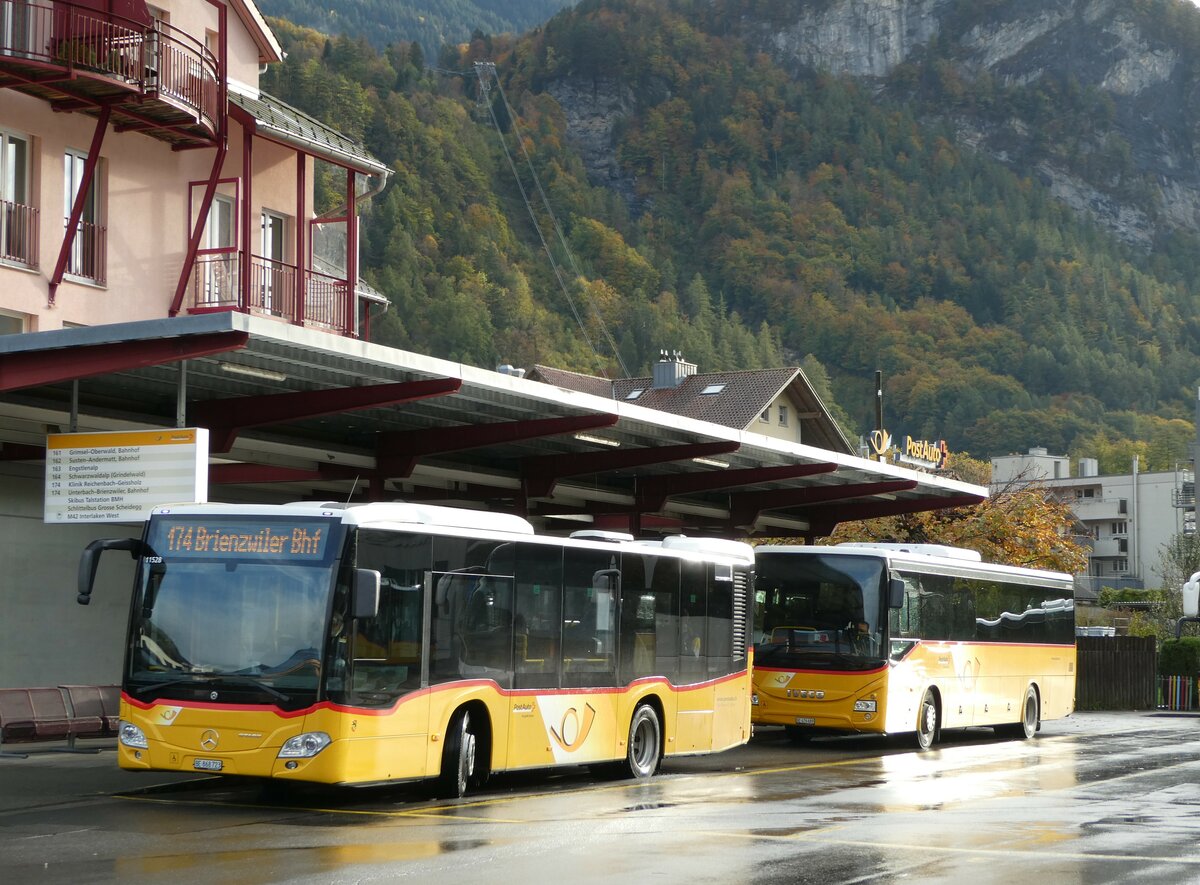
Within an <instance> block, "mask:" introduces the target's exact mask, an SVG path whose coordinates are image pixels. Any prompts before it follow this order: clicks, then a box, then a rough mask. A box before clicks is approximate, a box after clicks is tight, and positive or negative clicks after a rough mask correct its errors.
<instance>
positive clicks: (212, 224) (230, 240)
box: [196, 194, 239, 307]
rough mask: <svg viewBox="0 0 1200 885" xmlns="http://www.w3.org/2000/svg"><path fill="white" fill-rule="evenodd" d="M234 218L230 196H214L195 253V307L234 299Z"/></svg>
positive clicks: (235, 253)
mask: <svg viewBox="0 0 1200 885" xmlns="http://www.w3.org/2000/svg"><path fill="white" fill-rule="evenodd" d="M235 219H236V216H235V214H234V199H233V197H231V196H227V195H225V194H216V195H214V196H213V201H212V205H211V206H209V209H208V221H207V222H206V223H205V226H204V245H203V248H202V249H201V250H200V252H199V254H198V255H197V256H196V280H197V290H196V306H197V307H217V306H220V305H223V304H230V303H236V302H237V300H238V295H239V285H238V269H239V268H238V254H237V250H236V248H235V243H236V237H237V228H236V224H235Z"/></svg>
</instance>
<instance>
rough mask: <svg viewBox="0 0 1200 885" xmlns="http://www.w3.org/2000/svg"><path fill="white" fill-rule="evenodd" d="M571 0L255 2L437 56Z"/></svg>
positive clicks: (521, 26)
mask: <svg viewBox="0 0 1200 885" xmlns="http://www.w3.org/2000/svg"><path fill="white" fill-rule="evenodd" d="M573 3H575V0H411V2H410V0H338V2H337V3H329V2H319V0H259V4H258V5H259V8H260V9H262V11H263V14H264V15H271V16H280V17H281V18H285V19H288V20H289V21H292V22H294V23H296V24H300V25H304V26H306V27H310V28H314V29H316V30H318V31H321V32H322V33H324V34H328V35H330V36H334V37H340V36H343V35H350V36H354V37H363V38H365V39H367V40H368V41H369V42H370V43H371V44H372V45H373V46H375V47H376V48H378V49H382V48H384V47H385V46H387V45H388V44H390V43H398V42H401V41H403V42H415V43H418V44H420V46H421V48H422V50H424V52H425V55H426V57H427V58H431V59H432V58H436V57H437V53H438V51H439V50H440V49H441V48H442V46H444V45H446V44H450V45H454V44H458V43H465V42H467V40H469V39H470V38H471V35H472V34H474V33H475V32H476V31H480V32H482V33H484V34H506V33H508V34H520V33H524V32H525V31H528V30H529V29H531V28H534V27H537V26H538V25H540V24H542V23H543V22H544V21H546V20H547V19H548V18H550V17H551V16H552V15H554V13H556V12H558V11H559V10H560V9H562V8H563V7H565V6H571V5H572V4H573Z"/></svg>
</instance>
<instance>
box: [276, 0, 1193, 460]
mask: <svg viewBox="0 0 1200 885" xmlns="http://www.w3.org/2000/svg"><path fill="white" fill-rule="evenodd" d="M864 16H866V18H865V19H864V18H863V17H864ZM273 25H274V26H275V27H276V29H277V33H279V35H280V38H281V40H283V42H284V43H285V46H286V48H287V49H288V52H289V56H288V60H287V62H286V63H285V64H283V65H281V66H276V68H274V69H273V70H272V71H271V72H270V73H269V74H268V75H267V77H266V78H264V83H263V85H264V88H266V89H267V90H269V91H271V92H274V93H275V94H277V95H279V96H280V97H282V98H283V99H284V100H286V101H290V102H292V103H294V104H297V105H298V106H300V107H303V108H305V109H306V110H308V111H310V112H312V113H314V114H316V115H318V116H320V117H322V118H324V119H326V120H328V121H329V122H330V123H331V124H332V125H335V126H337V127H339V128H341V129H343V130H344V131H346V132H348V133H350V134H353V135H357V136H359V137H362V138H363V139H364V140H365V142H366V143H367V146H368V147H369V149H370V150H372V152H374V153H375V154H376V155H377V156H378V157H380V158H381V159H383V160H385V161H387V162H388V163H390V164H392V165H393V166H394V168H395V169H396V170H397V171H396V174H395V175H394V177H393V180H392V181H391V183H390V184H389V186H388V188H387V190H385V191H384V193H383V194H381V195H380V196H377V197H375V198H374V200H373V203H372V205H371V207H370V209H369V215H368V218H367V219H366V221H365V223H364V265H365V270H364V273H365V276H366V277H367V278H368V279H370V280H371V281H372V282H373V283H374V284H375V285H376V286H377V287H378V288H380V289H381V291H384V292H385V293H386V294H387V295H388V296H389V298H390V299H391V300H392V302H393V304H394V308H393V310H392V311H390V313H389V314H388V316H387V318H386V319H385V321H384V323H383V324H382V325H381V327H380V330H381V334H382V335H383V336H384V338H385V340H386V341H387V343H391V344H395V345H397V346H401V347H405V348H408V349H412V350H417V351H420V352H425V353H431V354H435V355H437V356H442V357H447V358H451V359H460V360H463V361H466V362H469V363H473V364H477V365H483V366H492V365H495V364H496V363H498V362H511V363H514V364H517V365H529V364H532V363H534V362H544V363H550V364H553V365H557V366H561V367H563V368H572V369H577V370H581V371H590V372H600V371H604V372H607V373H609V374H613V375H615V374H619V373H620V372H621V371H622V366H624V367H626V368H628V370H629V371H630V372H632V373H643V372H646V371H648V367H649V364H650V363H651V362H652V361H653V360H654V358H655V357H656V356H657V354H658V353H659V351H660V350H661V349H663V348H668V349H672V350H681V351H683V353H684V355H685V356H686V357H687V358H688V359H691V360H693V361H695V362H697V363H699V365H700V367H701V370H702V371H712V370H718V369H722V368H733V367H755V366H761V365H781V364H791V363H795V362H799V361H801V360H804V365H805V367H806V370H807V371H808V372H809V374H810V377H814V378H815V379H816V380H817V381H818V383H827V384H828V385H829V388H828V389H829V394H830V396H831V398H832V399H833V400H834V401H835V402H836V404H837V405H838V406H840V407H841V408H842V409H843V410H844V412H845V414H846V416H847V418H846V420H847V423H848V425H849V426H848V428H847V429H848V431H849V432H851V433H861V432H863V431H864V430H866V429H868V428H869V426H870V422H871V415H872V407H873V397H872V383H873V373H874V371H875V370H876V369H881V370H882V371H883V372H884V376H885V390H886V400H885V403H886V405H885V411H886V423H887V425H888V427H889V429H891V430H892V431H893V432H894V433H911V434H913V435H914V436H924V437H931V438H936V437H945V438H946V439H947V440H948V441H949V442H950V444H951V447H952V448H955V449H960V450H962V449H965V450H968V451H970V452H971V453H973V454H974V455H976V456H979V457H987V456H989V455H992V454H998V453H1004V452H1009V451H1023V450H1024V449H1025V448H1026V447H1028V446H1030V445H1043V446H1047V447H1048V448H1049V449H1051V450H1052V451H1055V452H1069V453H1070V454H1073V455H1081V456H1092V457H1099V458H1100V459H1101V461H1102V466H1103V467H1104V469H1112V470H1122V471H1123V470H1127V469H1128V465H1129V460H1128V456H1129V455H1130V454H1131V453H1134V452H1137V453H1138V454H1140V455H1141V456H1142V466H1143V469H1146V468H1147V467H1149V468H1152V469H1169V468H1170V467H1171V466H1172V465H1173V464H1174V462H1175V461H1176V460H1177V459H1181V458H1186V457H1187V450H1186V443H1187V441H1188V440H1189V439H1190V438H1191V436H1192V435H1193V430H1192V418H1193V411H1192V410H1193V405H1194V402H1195V397H1196V384H1197V381H1198V380H1200V356H1198V355H1200V297H1198V295H1197V292H1198V291H1200V239H1198V238H1197V236H1196V235H1195V233H1194V232H1193V230H1192V228H1193V226H1194V222H1195V220H1196V218H1195V217H1190V216H1189V212H1190V209H1188V206H1189V205H1190V203H1189V201H1190V200H1192V199H1193V194H1194V193H1200V187H1196V186H1195V179H1196V174H1197V173H1196V166H1195V162H1194V158H1193V147H1194V145H1193V141H1194V138H1195V136H1194V134H1193V133H1196V132H1200V115H1198V114H1196V113H1195V110H1194V109H1195V106H1196V102H1197V96H1200V90H1198V89H1197V86H1198V85H1200V81H1198V79H1197V72H1198V71H1200V37H1198V36H1197V35H1200V13H1197V11H1196V10H1195V9H1194V8H1193V7H1191V6H1190V4H1187V3H1185V2H1182V0H1126V2H1117V0H1039V2H1033V0H907V2H905V0H890V2H884V0H879V2H875V3H870V2H858V0H808V2H801V0H791V2H788V0H670V2H662V0H584V2H582V3H580V4H579V5H578V6H577V7H576V8H575V9H573V10H571V11H569V12H566V13H563V14H561V15H558V16H556V17H555V18H553V19H552V20H551V21H549V22H548V23H547V24H546V25H545V26H544V27H542V28H539V29H538V30H536V31H535V32H532V33H529V34H526V35H525V36H522V37H519V38H512V37H503V38H487V37H477V38H476V39H474V40H473V41H472V42H471V43H470V45H469V46H467V47H465V48H464V49H463V51H462V53H461V56H460V57H457V58H451V57H445V58H443V59H441V60H440V62H441V65H440V66H441V67H442V68H443V69H448V68H453V69H455V70H458V71H461V72H462V73H461V74H460V75H454V76H452V75H448V74H446V73H444V72H437V73H434V72H430V71H428V70H419V69H418V68H419V65H418V64H414V61H415V62H419V61H420V59H421V53H420V52H417V53H416V54H415V55H414V53H413V52H412V49H411V47H409V46H408V45H407V44H396V45H392V46H390V47H389V48H387V49H386V50H384V51H383V52H376V51H374V50H372V49H371V48H370V46H369V45H367V43H366V42H365V40H360V41H358V42H355V41H354V40H351V39H335V40H327V39H326V38H324V37H323V36H321V35H318V34H315V33H313V32H308V31H304V30H301V29H297V28H293V27H290V26H288V25H286V24H285V23H282V22H273ZM484 60H486V61H490V62H494V63H495V64H496V72H497V77H496V78H495V79H491V78H489V77H488V74H487V71H486V69H485V70H484V71H482V76H483V81H482V82H484V83H486V84H487V85H488V86H489V88H488V89H487V90H482V89H481V80H480V78H479V77H478V76H477V71H476V69H475V68H474V66H473V64H472V63H473V62H476V61H484ZM493 121H495V122H496V123H497V124H498V125H499V127H500V130H501V132H500V133H498V132H497V131H496V129H495V128H494V126H493ZM509 158H511V159H512V163H513V165H512V166H510V164H509ZM1189 161H1190V162H1189ZM514 169H515V172H516V175H514ZM531 170H533V171H536V176H537V177H536V178H534V176H533V174H532V172H531ZM523 193H524V194H525V195H527V196H528V197H529V198H530V200H531V202H532V203H533V204H534V206H535V208H536V209H537V218H538V225H537V226H536V227H535V226H534V225H533V223H532V222H531V221H530V214H529V212H528V210H527V208H526V205H525V201H524V200H523V197H522V194H523ZM542 193H544V194H545V196H546V199H547V200H548V203H549V205H550V206H551V207H552V209H553V216H551V215H549V214H547V212H546V211H545V209H544V208H543V207H542V205H541V201H540V194H542ZM1196 205H1200V199H1198V200H1197V201H1196ZM1189 217H1190V221H1189ZM539 234H540V235H541V237H544V238H545V239H546V240H547V241H548V242H549V243H550V244H551V246H552V247H553V249H554V254H555V259H556V263H555V264H552V263H551V261H550V260H549V259H548V258H547V257H546V254H545V252H544V251H542V244H541V238H540V237H539ZM560 235H561V236H560ZM563 244H566V245H567V246H569V248H564V246H563ZM556 267H557V268H559V269H560V270H563V269H565V273H564V277H565V279H566V281H567V284H566V286H565V287H563V286H560V284H559V282H558V279H557V278H556V273H555V268H556ZM564 288H565V291H564ZM597 317H602V318H603V323H601V322H599V321H598V320H597ZM577 318H578V319H581V320H582V322H580V321H577ZM610 339H611V341H612V342H614V343H615V346H616V348H617V350H618V352H619V354H620V359H618V358H617V357H616V356H615V355H614V353H613V350H612V348H611V347H610V346H609V340H610Z"/></svg>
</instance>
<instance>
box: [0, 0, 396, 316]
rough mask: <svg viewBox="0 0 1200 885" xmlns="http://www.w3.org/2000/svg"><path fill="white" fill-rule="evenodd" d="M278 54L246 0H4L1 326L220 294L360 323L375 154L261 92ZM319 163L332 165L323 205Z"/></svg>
mask: <svg viewBox="0 0 1200 885" xmlns="http://www.w3.org/2000/svg"><path fill="white" fill-rule="evenodd" d="M282 58H283V53H282V50H281V49H280V46H279V44H278V42H277V41H276V39H275V37H274V35H273V34H272V33H271V30H270V28H269V27H268V26H267V24H266V22H265V21H264V20H263V18H262V16H261V14H260V13H259V11H258V10H257V9H256V7H255V6H254V4H253V3H252V2H249V0H229V2H223V0H160V3H159V5H150V4H147V3H145V2H144V0H75V2H50V0H33V2H6V3H3V4H0V86H3V87H5V88H3V89H0V333H19V332H27V331H47V330H53V329H59V328H64V327H71V326H92V325H100V324H104V323H112V322H126V321H134V320H145V319H158V318H163V317H168V316H176V315H186V314H189V313H202V312H209V311H215V310H235V311H242V312H246V313H254V314H258V315H263V316H269V317H274V318H276V319H278V320H279V321H280V322H286V323H295V324H300V325H305V326H310V327H315V328H319V329H323V330H327V331H329V332H331V333H333V334H336V335H341V336H348V337H367V336H368V335H369V321H370V312H371V306H372V304H375V303H378V302H379V300H380V299H379V296H377V295H375V294H374V293H372V292H371V291H370V289H369V287H365V286H362V285H361V284H360V281H359V279H358V266H357V265H358V261H357V240H358V226H357V209H358V207H359V206H360V205H361V202H362V200H363V199H364V198H365V196H366V195H368V194H370V193H374V192H376V191H378V189H379V188H381V187H382V185H383V184H384V183H385V182H386V179H387V174H388V170H387V169H386V167H384V166H383V165H382V164H381V163H379V162H378V161H376V160H375V159H374V158H372V157H371V156H370V155H368V154H367V153H366V152H365V150H363V149H362V147H361V146H359V145H356V144H354V143H352V142H350V141H349V140H348V139H346V138H345V137H344V136H342V135H340V134H339V133H337V132H335V131H333V130H331V129H329V128H328V127H326V126H324V125H322V124H321V123H319V122H317V121H316V120H313V119H312V118H309V117H307V116H306V115H304V114H303V113H301V112H299V111H297V110H296V109H294V108H291V107H288V106H287V105H285V104H283V103H282V102H279V101H277V100H276V99H274V98H272V97H271V96H269V95H266V94H265V93H262V92H261V91H260V90H259V88H258V80H259V72H260V71H261V70H263V69H264V68H265V66H266V65H268V64H271V63H275V62H279V61H281V60H282ZM319 163H330V164H332V165H333V166H335V167H337V169H339V170H340V172H341V174H342V175H344V181H345V193H344V198H343V199H342V200H340V201H339V202H340V205H339V206H337V207H336V208H335V209H333V210H332V211H329V212H326V213H324V214H323V215H320V216H319V215H318V212H317V210H316V208H315V207H314V199H313V181H314V170H315V168H316V166H317V164H319ZM339 180H343V179H341V178H340V177H339ZM378 309H379V308H376V310H378Z"/></svg>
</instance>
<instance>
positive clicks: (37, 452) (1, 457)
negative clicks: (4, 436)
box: [0, 443, 46, 461]
mask: <svg viewBox="0 0 1200 885" xmlns="http://www.w3.org/2000/svg"><path fill="white" fill-rule="evenodd" d="M45 460H46V447H45V446H27V445H23V444H22V443H0V461H45Z"/></svg>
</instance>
